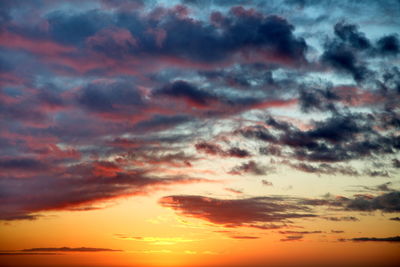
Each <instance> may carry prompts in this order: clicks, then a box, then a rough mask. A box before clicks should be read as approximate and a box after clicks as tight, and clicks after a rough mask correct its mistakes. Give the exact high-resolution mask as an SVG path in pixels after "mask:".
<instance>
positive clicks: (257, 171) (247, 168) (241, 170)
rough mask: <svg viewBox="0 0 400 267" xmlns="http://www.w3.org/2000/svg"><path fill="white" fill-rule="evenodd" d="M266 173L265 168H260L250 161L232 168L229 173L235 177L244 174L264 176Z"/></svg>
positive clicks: (260, 166) (257, 164)
mask: <svg viewBox="0 0 400 267" xmlns="http://www.w3.org/2000/svg"><path fill="white" fill-rule="evenodd" d="M266 172H267V168H266V167H265V166H262V165H260V164H259V163H257V162H255V161H253V160H250V161H249V162H244V163H242V164H241V165H238V166H236V167H234V168H233V169H232V170H231V171H230V172H229V173H230V174H236V175H242V174H245V173H249V174H253V175H265V174H266Z"/></svg>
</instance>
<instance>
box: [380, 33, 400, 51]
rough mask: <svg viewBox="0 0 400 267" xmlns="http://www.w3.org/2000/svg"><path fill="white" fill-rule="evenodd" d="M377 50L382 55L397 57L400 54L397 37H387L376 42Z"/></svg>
mask: <svg viewBox="0 0 400 267" xmlns="http://www.w3.org/2000/svg"><path fill="white" fill-rule="evenodd" d="M377 50H378V52H379V53H380V54H382V55H393V56H394V55H397V54H399V52H400V41H399V38H398V36H397V35H394V34H392V35H388V36H384V37H382V38H380V39H379V40H378V41H377Z"/></svg>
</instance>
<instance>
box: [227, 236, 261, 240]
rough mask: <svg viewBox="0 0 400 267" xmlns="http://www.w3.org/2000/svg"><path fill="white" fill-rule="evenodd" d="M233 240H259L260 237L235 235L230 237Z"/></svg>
mask: <svg viewBox="0 0 400 267" xmlns="http://www.w3.org/2000/svg"><path fill="white" fill-rule="evenodd" d="M230 238H232V239H259V238H260V237H259V236H248V235H234V236H230Z"/></svg>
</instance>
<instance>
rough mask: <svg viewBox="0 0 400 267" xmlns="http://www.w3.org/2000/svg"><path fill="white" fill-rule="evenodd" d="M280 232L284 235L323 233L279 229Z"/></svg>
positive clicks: (320, 232)
mask: <svg viewBox="0 0 400 267" xmlns="http://www.w3.org/2000/svg"><path fill="white" fill-rule="evenodd" d="M278 233H280V234H283V235H290V234H298V235H309V234H322V233H323V232H322V231H279V232H278Z"/></svg>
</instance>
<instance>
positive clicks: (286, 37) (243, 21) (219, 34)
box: [48, 6, 307, 62]
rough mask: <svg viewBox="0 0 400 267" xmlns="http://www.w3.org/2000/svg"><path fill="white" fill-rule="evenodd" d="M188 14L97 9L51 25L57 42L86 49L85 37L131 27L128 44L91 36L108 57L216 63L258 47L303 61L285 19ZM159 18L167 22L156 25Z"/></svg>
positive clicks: (239, 12) (235, 12)
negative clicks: (201, 18) (113, 13)
mask: <svg viewBox="0 0 400 267" xmlns="http://www.w3.org/2000/svg"><path fill="white" fill-rule="evenodd" d="M185 10H186V7H184V6H181V7H180V8H175V9H173V8H172V9H166V8H159V9H158V10H156V11H155V12H153V13H152V12H150V13H149V16H140V15H139V14H136V13H133V14H132V13H131V14H129V13H125V12H120V13H118V14H116V16H115V17H111V16H110V15H109V14H107V13H104V12H101V11H93V10H92V11H88V12H86V13H80V14H66V13H65V12H53V13H51V14H49V15H48V21H49V27H50V31H51V35H52V37H53V38H54V39H55V40H56V41H58V42H62V43H66V44H75V45H83V44H84V42H85V41H86V39H88V38H89V37H92V36H95V34H96V33H97V34H99V32H100V30H101V29H105V28H107V27H110V26H117V27H118V28H120V29H126V30H127V32H126V33H130V35H131V37H133V39H130V40H131V41H132V42H131V43H130V45H128V46H127V43H126V42H123V43H122V42H118V40H117V39H118V38H119V37H118V36H117V35H115V34H114V35H113V34H111V32H110V33H108V32H104V31H103V32H102V33H101V35H97V37H94V38H92V42H91V43H90V44H91V47H92V49H94V50H96V51H98V52H100V53H102V54H105V55H107V56H109V57H113V56H115V57H116V58H118V57H120V56H121V55H122V54H118V53H120V52H122V53H123V54H125V55H135V54H139V55H145V54H146V55H165V56H175V57H178V58H184V59H189V60H193V61H197V62H217V61H221V60H225V59H226V58H227V57H229V56H231V55H232V54H234V53H236V52H241V50H242V49H247V48H254V49H264V50H265V51H267V52H268V53H277V55H279V56H280V57H282V58H284V59H285V60H291V61H294V62H297V61H304V56H305V51H306V49H307V44H306V42H305V41H304V40H303V39H301V38H296V37H295V36H294V35H293V31H294V26H293V25H291V24H289V23H288V22H287V21H286V20H285V19H284V18H281V17H277V16H264V15H263V14H261V13H252V12H250V11H249V12H248V11H247V10H246V9H244V8H243V7H235V8H232V9H231V11H230V12H229V13H228V14H221V13H214V15H213V16H212V17H213V18H218V20H217V21H215V19H214V21H211V22H212V23H211V22H208V21H207V22H206V23H204V22H202V21H197V20H195V19H191V18H189V17H186V16H185V15H182V14H183V13H185ZM157 12H158V13H157ZM153 15H154V16H153ZM159 15H162V16H163V17H162V18H163V19H162V20H159V21H157V18H156V17H157V16H159ZM115 21H116V23H115ZM215 22H217V23H215ZM217 24H219V25H218V26H217ZM104 34H106V35H104ZM116 38H117V39H116Z"/></svg>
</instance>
